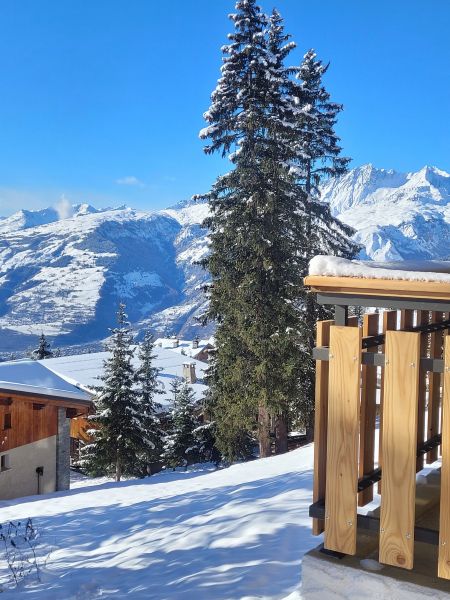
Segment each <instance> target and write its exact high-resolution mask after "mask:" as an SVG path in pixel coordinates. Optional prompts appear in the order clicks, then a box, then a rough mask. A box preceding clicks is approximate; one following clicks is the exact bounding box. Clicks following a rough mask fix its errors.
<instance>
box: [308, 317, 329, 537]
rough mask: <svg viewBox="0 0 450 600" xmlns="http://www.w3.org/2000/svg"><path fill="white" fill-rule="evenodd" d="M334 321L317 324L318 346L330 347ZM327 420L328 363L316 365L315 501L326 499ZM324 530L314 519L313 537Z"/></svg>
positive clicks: (322, 524) (319, 521) (320, 523)
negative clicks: (331, 328)
mask: <svg viewBox="0 0 450 600" xmlns="http://www.w3.org/2000/svg"><path fill="white" fill-rule="evenodd" d="M333 323H334V321H318V322H317V330H316V331H317V333H316V338H317V345H318V346H329V344H330V327H331V325H332V324H333ZM327 419H328V361H321V360H319V361H317V363H316V390H315V412H314V484H313V501H314V502H318V501H319V500H323V499H324V498H325V485H326V465H327ZM323 530H324V522H323V521H322V520H320V519H313V525H312V532H313V535H320V534H321V533H322V532H323Z"/></svg>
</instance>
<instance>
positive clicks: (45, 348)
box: [31, 333, 53, 360]
mask: <svg viewBox="0 0 450 600" xmlns="http://www.w3.org/2000/svg"><path fill="white" fill-rule="evenodd" d="M31 356H32V357H33V358H34V360H43V359H45V358H52V357H53V352H52V351H51V349H50V344H49V342H48V341H47V338H46V337H45V335H44V333H41V336H40V338H39V347H38V348H36V350H33V352H32V353H31Z"/></svg>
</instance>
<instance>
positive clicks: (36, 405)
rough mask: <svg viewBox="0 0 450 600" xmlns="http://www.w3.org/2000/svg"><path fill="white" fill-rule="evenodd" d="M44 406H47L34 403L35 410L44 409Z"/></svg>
mask: <svg viewBox="0 0 450 600" xmlns="http://www.w3.org/2000/svg"><path fill="white" fill-rule="evenodd" d="M43 408H45V404H37V403H34V404H33V410H42V409H43Z"/></svg>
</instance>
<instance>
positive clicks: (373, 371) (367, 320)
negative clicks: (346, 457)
mask: <svg viewBox="0 0 450 600" xmlns="http://www.w3.org/2000/svg"><path fill="white" fill-rule="evenodd" d="M379 324H380V315H379V314H378V313H372V314H365V315H364V320H363V330H362V334H363V337H366V336H369V335H377V334H378V331H379ZM364 352H378V348H377V347H375V348H368V349H367V350H364ZM376 413H377V368H376V367H369V366H367V365H363V366H362V375H361V425H360V428H361V429H360V437H359V476H360V477H363V476H364V475H365V474H367V473H370V472H371V471H373V469H374V468H375V424H376ZM372 500H373V487H372V486H371V487H368V488H366V489H365V490H363V491H362V492H360V493H359V494H358V506H365V505H366V504H368V503H369V502H371V501H372Z"/></svg>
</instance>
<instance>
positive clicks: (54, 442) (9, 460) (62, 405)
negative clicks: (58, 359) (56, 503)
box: [0, 360, 91, 500]
mask: <svg viewBox="0 0 450 600" xmlns="http://www.w3.org/2000/svg"><path fill="white" fill-rule="evenodd" d="M90 407H91V399H90V396H89V394H87V393H86V392H85V391H83V390H81V389H79V388H78V387H76V386H74V385H72V384H71V383H69V382H67V381H66V380H65V379H64V378H62V377H59V376H58V375H57V374H55V373H54V372H53V371H51V370H49V369H47V368H46V367H45V366H44V365H43V364H40V363H39V362H36V361H33V360H23V361H12V362H3V363H0V500H7V499H11V498H17V497H20V496H29V495H34V494H43V493H50V492H55V491H58V490H66V489H68V488H69V486H70V476H69V467H70V454H69V449H70V436H69V432H70V421H71V420H72V419H74V418H76V417H79V416H81V415H84V414H86V413H87V412H88V410H89V409H90Z"/></svg>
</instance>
